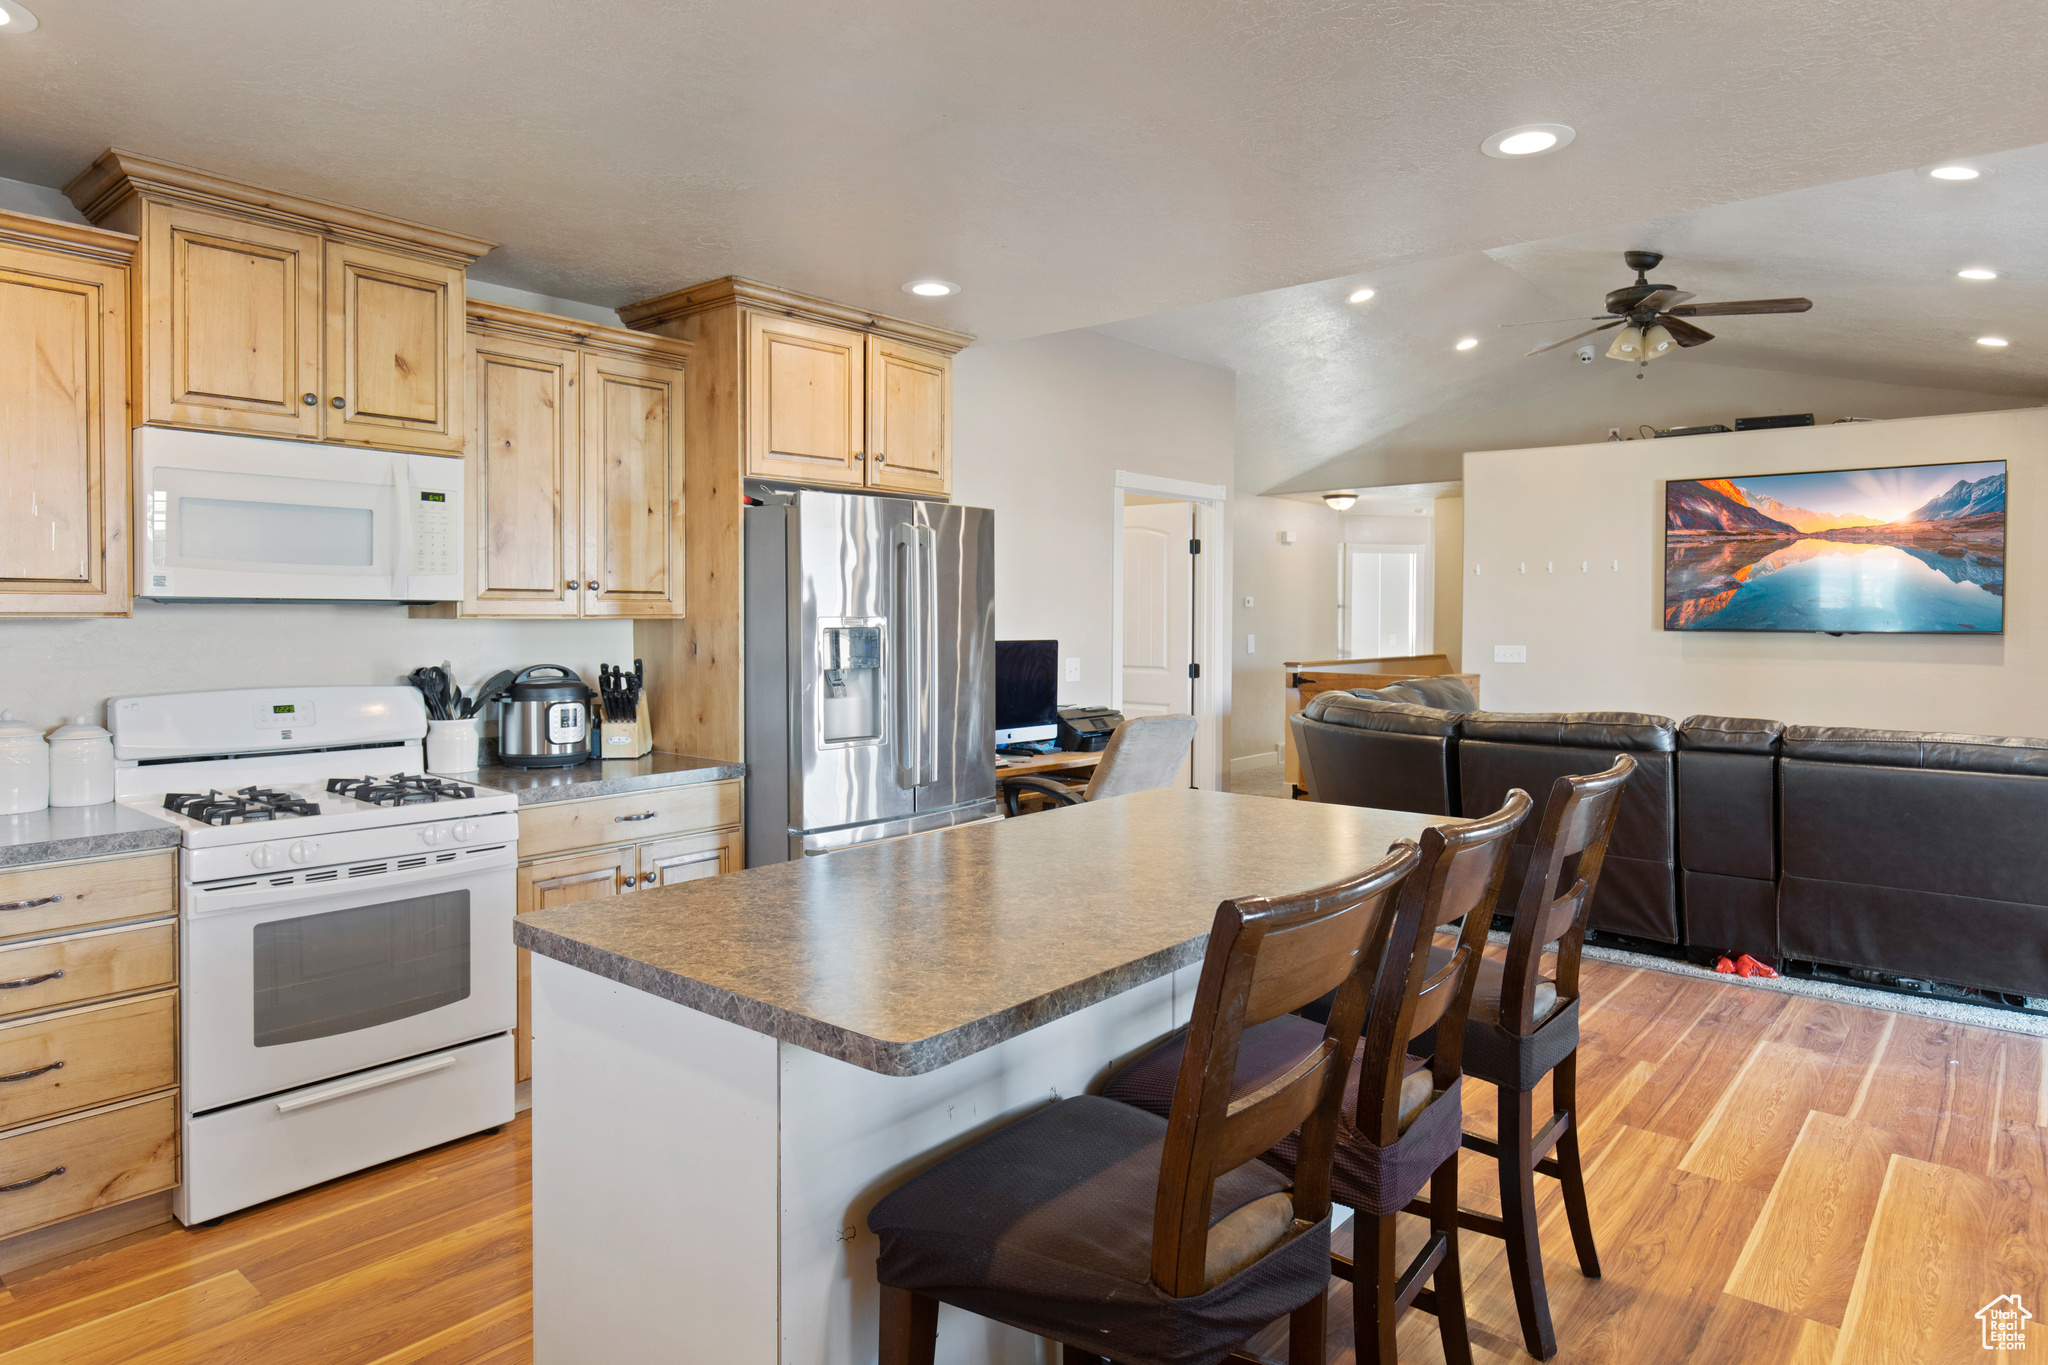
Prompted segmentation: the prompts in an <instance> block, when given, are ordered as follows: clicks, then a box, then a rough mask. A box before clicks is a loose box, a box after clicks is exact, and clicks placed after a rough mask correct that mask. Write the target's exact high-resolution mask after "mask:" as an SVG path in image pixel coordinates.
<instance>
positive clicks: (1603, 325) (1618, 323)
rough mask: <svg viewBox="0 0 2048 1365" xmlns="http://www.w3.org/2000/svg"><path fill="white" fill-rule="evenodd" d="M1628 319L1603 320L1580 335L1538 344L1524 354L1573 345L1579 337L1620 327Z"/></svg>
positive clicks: (1536, 353)
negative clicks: (1542, 344) (1544, 344)
mask: <svg viewBox="0 0 2048 1365" xmlns="http://www.w3.org/2000/svg"><path fill="white" fill-rule="evenodd" d="M1627 321H1628V319H1627V318H1615V319H1614V320H1613V321H1612V322H1603V323H1601V324H1600V325H1599V326H1598V327H1588V328H1587V329H1586V330H1585V331H1583V332H1581V333H1579V336H1570V337H1566V338H1565V339H1564V340H1563V341H1553V342H1551V343H1550V344H1549V345H1547V346H1538V347H1537V348H1536V349H1535V350H1533V351H1524V352H1523V353H1522V354H1524V355H1542V354H1543V353H1544V352H1545V351H1554V350H1556V349H1557V348H1558V347H1560V346H1569V345H1571V344H1572V343H1573V342H1574V341H1577V340H1578V339H1579V337H1589V336H1591V335H1593V333H1595V332H1604V331H1606V330H1607V329H1608V328H1609V327H1619V326H1621V324H1622V323H1624V322H1627Z"/></svg>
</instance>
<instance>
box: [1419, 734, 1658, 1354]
mask: <svg viewBox="0 0 2048 1365" xmlns="http://www.w3.org/2000/svg"><path fill="white" fill-rule="evenodd" d="M1635 766H1636V765H1635V760H1634V759H1632V758H1630V757H1629V756H1628V755H1627V754H1620V755H1617V756H1616V758H1615V762H1614V766H1613V767H1611V768H1609V769H1607V771H1605V772H1600V773H1592V774H1589V775H1587V776H1583V777H1560V778H1558V779H1557V781H1556V782H1555V783H1554V784H1553V785H1552V786H1551V788H1550V802H1549V804H1548V805H1547V806H1546V807H1545V809H1544V811H1543V821H1542V824H1541V825H1539V826H1538V828H1537V834H1536V846H1535V849H1534V850H1533V851H1532V852H1531V853H1530V855H1529V870H1528V873H1527V874H1526V875H1525V876H1524V877H1523V880H1522V890H1521V895H1520V897H1519V903H1518V904H1517V905H1516V907H1515V925H1514V929H1513V931H1512V933H1511V934H1510V935H1509V939H1508V951H1507V960H1506V961H1505V962H1501V961H1497V960H1495V959H1492V958H1488V959H1485V960H1483V961H1482V962H1481V963H1480V967H1479V972H1478V983H1477V988H1476V990H1475V991H1474V994H1473V997H1472V1012H1471V1018H1470V1020H1469V1021H1468V1022H1467V1024H1466V1026H1465V1059H1464V1060H1465V1074H1466V1075H1468V1076H1470V1077H1472V1078H1473V1079H1474V1080H1476V1081H1484V1082H1486V1083H1488V1084H1490V1085H1492V1086H1493V1087H1494V1089H1495V1094H1496V1096H1497V1100H1496V1108H1495V1111H1494V1112H1495V1116H1496V1117H1495V1131H1494V1136H1493V1137H1491V1138H1483V1137H1478V1136H1475V1135H1474V1134H1471V1133H1467V1134H1465V1138H1464V1144H1465V1147H1466V1148H1467V1150H1470V1151H1474V1152H1481V1153H1484V1154H1485V1155H1487V1156H1490V1157H1493V1158H1494V1159H1495V1160H1496V1161H1497V1162H1498V1163H1499V1164H1500V1204H1501V1216H1500V1217H1498V1218H1495V1217H1493V1216H1492V1215H1491V1214H1484V1213H1475V1212H1473V1211H1472V1210H1470V1209H1461V1210H1459V1212H1458V1226H1460V1227H1462V1228H1464V1229H1466V1230H1467V1231H1470V1232H1483V1233H1485V1234H1486V1235H1487V1236H1489V1237H1499V1238H1502V1239H1503V1240H1505V1241H1506V1242H1507V1255H1508V1278H1509V1279H1510V1280H1511V1281H1512V1283H1513V1284H1514V1289H1515V1312H1516V1313H1517V1315H1518V1316H1520V1318H1521V1320H1522V1342H1523V1344H1524V1345H1525V1346H1527V1347H1528V1349H1529V1354H1530V1355H1532V1356H1535V1357H1536V1358H1537V1359H1538V1360H1548V1359H1550V1357H1552V1356H1553V1355H1556V1354H1557V1333H1556V1331H1555V1330H1554V1329H1553V1328H1552V1326H1551V1322H1550V1299H1549V1297H1548V1296H1547V1295H1546V1294H1545V1292H1544V1289H1543V1247H1542V1244H1541V1242H1540V1240H1539V1238H1538V1236H1537V1227H1536V1177H1537V1176H1538V1175H1539V1174H1540V1175H1547V1176H1550V1177H1552V1178H1554V1179H1555V1180H1556V1181H1557V1182H1558V1183H1559V1184H1560V1185H1562V1186H1563V1189H1564V1211H1565V1218H1566V1220H1567V1221H1568V1222H1569V1223H1570V1224H1571V1230H1572V1244H1573V1246H1574V1247H1575V1248H1577V1250H1578V1253H1579V1270H1580V1272H1581V1273H1583V1274H1584V1275H1585V1276H1586V1277H1587V1278H1588V1279H1595V1280H1597V1279H1599V1278H1600V1255H1599V1252H1598V1251H1597V1250H1596V1249H1595V1248H1594V1246H1593V1220H1592V1217H1591V1215H1590V1214H1589V1213H1588V1212H1587V1209H1586V1178H1585V1175H1584V1173H1583V1172H1582V1171H1581V1170H1580V1166H1579V1107H1578V1066H1579V956H1580V950H1581V949H1582V948H1583V947H1584V946H1585V940H1586V914H1587V911H1588V908H1589V907H1590V906H1591V905H1592V903H1593V893H1594V891H1595V890H1597V889H1598V887H1599V883H1600V864H1601V862H1602V860H1603V859H1605V858H1606V856H1607V841H1608V838H1609V837H1610V836H1611V835H1612V834H1613V833H1614V819H1615V815H1616V814H1617V813H1618V812H1619V811H1620V809H1621V789H1622V786H1623V784H1624V783H1626V782H1627V781H1628V777H1629V774H1630V773H1632V772H1634V771H1635ZM1560 885H1568V887H1569V889H1567V890H1566V891H1565V892H1564V893H1563V894H1561V895H1556V894H1553V893H1554V891H1555V890H1556V888H1557V887H1558V886H1560ZM1551 944H1555V945H1556V949H1557V968H1556V972H1557V974H1556V976H1555V977H1552V978H1546V977H1543V976H1541V975H1540V974H1539V972H1540V969H1541V967H1542V965H1543V954H1544V949H1545V947H1546V945H1551ZM1458 951H1460V952H1462V951H1464V948H1463V945H1462V944H1461V945H1460V947H1459V949H1458ZM1450 956H1451V953H1450V950H1449V949H1447V948H1441V947H1439V948H1437V949H1435V950H1434V951H1433V953H1432V955H1431V958H1432V962H1433V963H1434V962H1438V961H1448V960H1449V958H1450ZM1546 1075H1548V1076H1550V1078H1551V1081H1550V1095H1551V1110H1552V1112H1551V1115H1550V1118H1549V1120H1548V1121H1547V1122H1546V1123H1545V1124H1544V1125H1543V1130H1542V1131H1541V1132H1540V1133H1535V1134H1533V1135H1532V1133H1531V1132H1530V1127H1531V1124H1532V1123H1533V1121H1534V1117H1535V1105H1534V1102H1533V1100H1534V1092H1535V1090H1536V1086H1537V1084H1538V1083H1539V1082H1541V1081H1542V1079H1543V1078H1544V1076H1546ZM1553 1151H1554V1152H1555V1155H1552V1153H1553ZM1432 1202H1434V1196H1432Z"/></svg>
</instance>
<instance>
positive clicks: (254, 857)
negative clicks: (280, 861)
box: [249, 844, 277, 867]
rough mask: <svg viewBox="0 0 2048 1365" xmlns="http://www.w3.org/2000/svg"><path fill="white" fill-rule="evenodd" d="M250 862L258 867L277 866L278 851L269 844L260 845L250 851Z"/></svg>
mask: <svg viewBox="0 0 2048 1365" xmlns="http://www.w3.org/2000/svg"><path fill="white" fill-rule="evenodd" d="M249 861H250V862H252V863H254V864H256V866H258V867H275V866H277V850H276V849H274V848H272V847H271V846H270V845H269V844H258V845H256V847H254V848H252V849H250V850H249Z"/></svg>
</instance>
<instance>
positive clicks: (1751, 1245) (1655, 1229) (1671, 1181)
mask: <svg viewBox="0 0 2048 1365" xmlns="http://www.w3.org/2000/svg"><path fill="white" fill-rule="evenodd" d="M1585 971H1586V981H1587V1008H1586V1011H1585V1015H1584V1030H1585V1033H1584V1037H1585V1041H1584V1043H1583V1045H1582V1057H1583V1062H1582V1065H1581V1068H1580V1089H1581V1092H1582V1094H1583V1095H1584V1096H1585V1099H1586V1103H1587V1114H1586V1120H1585V1126H1586V1135H1587V1151H1586V1157H1587V1164H1588V1184H1589V1187H1590V1200H1591V1204H1592V1209H1593V1221H1594V1229H1595V1232H1596V1234H1597V1235H1598V1237H1599V1240H1600V1254H1601V1259H1602V1261H1603V1263H1604V1265H1605V1269H1606V1277H1605V1278H1604V1279H1601V1280H1598V1281H1591V1280H1586V1279H1583V1278H1581V1277H1580V1275H1579V1273H1578V1270H1577V1266H1576V1263H1575V1261H1574V1260H1573V1258H1572V1255H1571V1250H1570V1238H1569V1236H1568V1234H1567V1232H1566V1230H1565V1227H1564V1220H1563V1210H1562V1208H1561V1207H1560V1206H1559V1205H1558V1202H1557V1196H1556V1190H1555V1185H1554V1183H1553V1182H1550V1181H1547V1180H1539V1181H1538V1190H1539V1192H1540V1194H1541V1197H1542V1201H1543V1205H1544V1210H1545V1212H1544V1220H1543V1239H1544V1247H1545V1251H1546V1256H1545V1261H1546V1269H1547V1273H1548V1275H1549V1280H1550V1293H1551V1308H1552V1311H1553V1313H1554V1314H1555V1315H1556V1319H1557V1332H1558V1340H1559V1344H1560V1348H1559V1352H1558V1355H1557V1360H1558V1361H1560V1362H1566V1363H1567V1365H1594V1363H1595V1362H1608V1361H1616V1362H1620V1361H1627V1362H1631V1363H1634V1362H1656V1363H1657V1365H1663V1363H1664V1362H1697V1363H1699V1365H1878V1363H1880V1362H1885V1363H1888V1362H1899V1363H1900V1365H1905V1363H1906V1362H1911V1365H1935V1363H1937V1362H1948V1361H1958V1362H1960V1361H1986V1360H1994V1359H2000V1358H2003V1357H1997V1356H1993V1355H1991V1354H1989V1353H1986V1352H1985V1351H1984V1350H1983V1349H1982V1347H1981V1345H1980V1344H1979V1325H1978V1323H1977V1321H1976V1319H1975V1317H1974V1314H1975V1313H1976V1311H1977V1310H1978V1309H1979V1308H1981V1307H1983V1306H1984V1305H1985V1304H1987V1303H1989V1302H1990V1301H1991V1300H1992V1299H1994V1298H1996V1297H1998V1296H1999V1295H2002V1294H2018V1295H2020V1296H2021V1297H2022V1299H2023V1300H2024V1302H2025V1303H2026V1305H2027V1307H2028V1309H2029V1310H2030V1311H2040V1302H2041V1300H2040V1298H2039V1295H2040V1293H2041V1290H2042V1281H2043V1279H2044V1277H2048V1203H2043V1202H2041V1201H2042V1200H2044V1199H2048V1142H2044V1121H2048V1114H2044V1112H2043V1105H2044V1103H2048V1095H2044V1092H2043V1084H2042V1069H2043V1066H2042V1063H2043V1043H2042V1040H2040V1039H2037V1038H2031V1037H2025V1036H2022V1035H2018V1034H2007V1033H2000V1032H1995V1031H1991V1030H1986V1029H1979V1028H1970V1027H1965V1026H1961V1025H1956V1024H1949V1023H1944V1022H1941V1021H1939V1020H1933V1019H1925V1018H1921V1017H1918V1016H1914V1015H1897V1014H1889V1013H1885V1012H1882V1011H1878V1010H1870V1009H1864V1008H1860V1007H1857V1006H1849V1005H1837V1004H1830V1003H1826V1002H1821V1001H1814V1000H1808V999H1805V998H1802V997H1797V996H1789V995H1780V994H1775V993H1771V992H1766V991H1760V990H1755V989H1751V988H1747V987H1742V986H1735V985H1724V984H1721V983H1718V982H1704V981H1699V980H1697V979H1692V978H1685V977H1679V976H1674V975H1671V974H1668V973H1663V972H1655V971H1632V970H1630V969H1628V968H1625V967H1620V966H1616V965H1614V964H1610V963H1599V962H1589V963H1587V964H1586V968H1585ZM1468 1096H1469V1098H1468V1101H1467V1126H1468V1128H1470V1129H1472V1130H1474V1131H1488V1130H1490V1127H1491V1124H1492V1117H1493V1115H1492V1099H1491V1093H1490V1092H1489V1091H1486V1090H1485V1089H1484V1087H1468ZM1538 1101H1539V1102H1538V1106H1537V1108H1538V1112H1539V1113H1543V1112H1544V1106H1545V1104H1546V1103H1547V1096H1544V1095H1541V1094H1539V1096H1538ZM527 1153H528V1127H527V1121H526V1120H525V1119H524V1118H523V1117H522V1118H521V1119H520V1120H519V1122H517V1123H515V1124H514V1125H512V1126H511V1127H510V1128H508V1129H507V1130H506V1131H505V1132H504V1133H503V1134H502V1135H500V1136H497V1137H479V1138H472V1139H468V1140H466V1141H463V1142H459V1143H454V1144H451V1145H449V1146H447V1147H443V1148H438V1149H436V1150H435V1151H432V1152H429V1153H426V1154H424V1155H422V1156H419V1157H415V1158H412V1159H410V1160H407V1161H401V1162H394V1163H392V1164H391V1165H388V1166H384V1167H380V1168H378V1169H376V1170H374V1171H369V1172H366V1173H364V1174H362V1175H358V1176H354V1177H351V1178H349V1179H346V1180H340V1181H336V1182H334V1183H332V1184H329V1185H325V1186H322V1187H321V1188H319V1189H316V1190H312V1191H309V1192H307V1193H305V1194H301V1195H297V1196H294V1197H292V1198H289V1199H283V1200H279V1201H277V1202H275V1203H273V1204H268V1205H265V1206H263V1207H262V1208H259V1209H255V1210H252V1211H250V1212H247V1213H243V1214H238V1215H236V1216H234V1217H231V1218H229V1219H228V1220H227V1222H226V1223H225V1224H223V1225H222V1226H221V1227H219V1228H211V1229H199V1230H197V1231H190V1232H188V1231H184V1230H182V1229H175V1228H167V1229H162V1230H158V1231H155V1232H151V1233H144V1234H140V1235H138V1236H137V1237H136V1238H134V1239H131V1240H130V1241H129V1242H127V1243H125V1244H119V1245H116V1246H115V1247H113V1248H111V1249H109V1250H106V1251H103V1252H100V1253H98V1254H92V1255H87V1256H85V1257H83V1258H80V1259H76V1260H73V1261H71V1262H69V1263H66V1264H61V1265H56V1266H46V1267H39V1268H35V1269H31V1270H28V1271H23V1272H18V1273H16V1274H13V1275H9V1276H6V1277H5V1278H4V1279H0V1365H26V1363H27V1362H35V1363H36V1365H42V1362H51V1365H55V1363H56V1362H65V1363H66V1365H113V1363H114V1362H121V1363H122V1365H174V1363H175V1362H195V1363H196V1362H207V1363H208V1365H242V1363H243V1362H247V1363H248V1365H258V1362H260V1363H261V1365H281V1363H283V1362H298V1361H319V1362H335V1363H336V1365H340V1363H342V1362H348V1363H349V1365H357V1363H360V1365H457V1362H463V1363H465V1365H466V1363H468V1362H476V1363H477V1365H486V1363H487V1365H524V1363H525V1362H527V1361H528V1360H530V1359H531V1354H532V1341H531V1337H530V1325H529V1317H530V1311H531V1308H530V1306H531V1296H530V1292H529V1284H530V1273H531V1272H530V1256H529V1245H530V1239H531V1224H530V1216H529V1209H528V1204H527V1184H526V1182H527ZM1464 1162H1465V1165H1464V1183H1465V1189H1466V1197H1465V1202H1466V1203H1467V1204H1468V1205H1470V1206H1472V1207H1476V1208H1487V1209H1494V1208H1497V1207H1498V1199H1497V1194H1496V1190H1495V1186H1494V1181H1493V1179H1492V1177H1491V1174H1490V1170H1489V1167H1488V1163H1486V1162H1485V1161H1484V1160H1482V1159H1481V1158H1479V1157H1477V1156H1474V1155H1472V1154H1469V1153H1468V1154H1467V1155H1466V1156H1465V1158H1464ZM1407 1221H1412V1220H1404V1222H1407ZM1418 1226H1419V1225H1418ZM1343 1236H1344V1234H1340V1238H1342V1237H1343ZM1462 1240H1463V1246H1464V1254H1465V1266H1466V1286H1467V1290H1466V1292H1467V1297H1468V1299H1469V1301H1470V1303H1471V1305H1472V1336H1473V1345H1474V1351H1475V1355H1476V1357H1477V1359H1478V1361H1479V1362H1481V1365H1494V1363H1495V1362H1514V1361H1526V1360H1528V1357H1527V1356H1526V1355H1525V1354H1523V1352H1522V1350H1521V1343H1520V1337H1519V1333H1518V1331H1517V1329H1516V1326H1515V1314H1514V1306H1513V1301H1512V1299H1511V1297H1510V1294H1509V1289H1508V1282H1507V1268H1506V1263H1505V1261H1504V1260H1503V1259H1502V1257H1501V1254H1500V1248H1499V1244H1498V1243H1496V1242H1493V1241H1491V1240H1489V1239H1487V1238H1484V1237H1479V1236H1476V1235H1473V1234H1467V1235H1466V1236H1465V1237H1464V1238H1463V1239H1462ZM1349 1292H1350V1291H1349V1290H1348V1289H1346V1288H1344V1287H1342V1286H1338V1289H1337V1295H1336V1302H1335V1303H1334V1304H1333V1312H1332V1330H1331V1340H1330V1352H1329V1356H1328V1359H1329V1360H1330V1361H1331V1362H1333V1365H1349V1362H1351V1360H1352V1351H1351V1329H1350V1303H1349V1297H1348V1295H1349ZM2044 1330H2048V1329H2044ZM2044 1343H2048V1338H2043V1340H2042V1341H2037V1342H2036V1343H2035V1345H2036V1348H2037V1349H2040V1348H2041V1347H2042V1346H2043V1344H2044ZM1283 1349H1284V1348H1282V1347H1279V1346H1277V1345H1276V1346H1273V1347H1270V1348H1269V1349H1268V1354H1272V1355H1280V1354H1281V1353H1282V1351H1283ZM1401 1349H1402V1359H1403V1360H1404V1361H1407V1362H1412V1363H1415V1365H1421V1363H1423V1362H1436V1361H1440V1360H1441V1359H1442V1356H1441V1353H1440V1351H1439V1350H1438V1346H1437V1336H1436V1323H1435V1320H1434V1319H1432V1318H1430V1317H1428V1316H1427V1315H1426V1314H1410V1315H1409V1316H1408V1318H1407V1319H1406V1320H1405V1321H1404V1322H1403V1324H1402V1330H1401Z"/></svg>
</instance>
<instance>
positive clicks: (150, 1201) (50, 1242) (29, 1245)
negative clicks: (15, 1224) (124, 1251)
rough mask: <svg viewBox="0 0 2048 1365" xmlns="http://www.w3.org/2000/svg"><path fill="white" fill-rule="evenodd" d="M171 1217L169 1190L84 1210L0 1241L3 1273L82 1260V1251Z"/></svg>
mask: <svg viewBox="0 0 2048 1365" xmlns="http://www.w3.org/2000/svg"><path fill="white" fill-rule="evenodd" d="M170 1221H171V1192H170V1191H169V1190H165V1191H163V1192H162V1193H160V1194H147V1195H144V1196H143V1197H142V1198H140V1199H131V1200H129V1201H128V1202H127V1203H125V1204H114V1205H111V1206H110V1207H107V1208H104V1209H94V1210H93V1211H92V1212H91V1213H81V1214H79V1215H78V1217H76V1218H67V1219H65V1220H64V1221H63V1222H61V1223H52V1224H51V1225H50V1226H48V1227H46V1228H36V1229H35V1230H34V1231H32V1232H24V1233H20V1234H18V1235H16V1236H13V1237H9V1238H7V1239H5V1240H4V1241H0V1275H13V1274H14V1273H15V1272H16V1271H18V1270H24V1269H27V1268H28V1267H31V1266H34V1267H38V1268H42V1267H44V1266H45V1263H46V1262H63V1261H72V1260H78V1259H80V1258H79V1255H78V1253H80V1252H85V1251H91V1252H95V1253H97V1252H98V1251H99V1250H101V1249H103V1248H104V1247H105V1246H106V1244H108V1243H111V1242H115V1241H118V1240H120V1239H122V1238H125V1237H129V1236H132V1235H134V1234H135V1233H138V1232H145V1231H147V1230H148V1229H150V1228H153V1227H156V1226H157V1225H158V1224H160V1223H168V1222H170Z"/></svg>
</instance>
